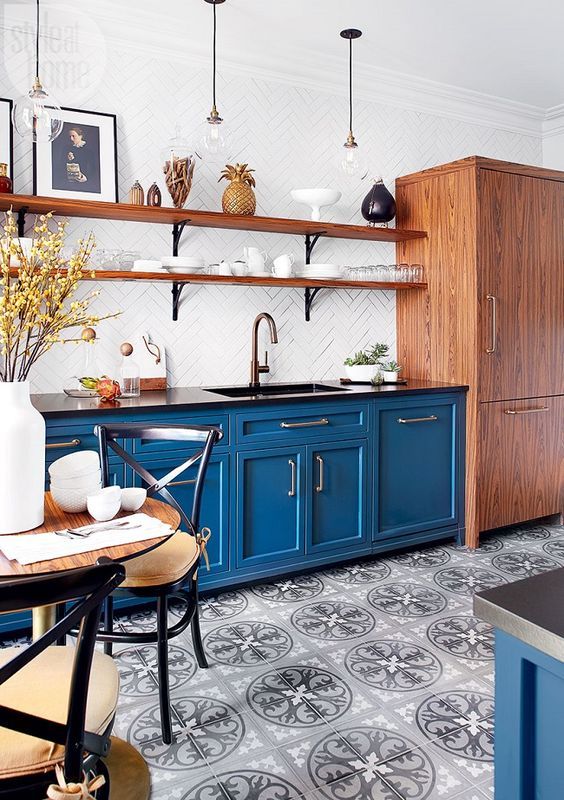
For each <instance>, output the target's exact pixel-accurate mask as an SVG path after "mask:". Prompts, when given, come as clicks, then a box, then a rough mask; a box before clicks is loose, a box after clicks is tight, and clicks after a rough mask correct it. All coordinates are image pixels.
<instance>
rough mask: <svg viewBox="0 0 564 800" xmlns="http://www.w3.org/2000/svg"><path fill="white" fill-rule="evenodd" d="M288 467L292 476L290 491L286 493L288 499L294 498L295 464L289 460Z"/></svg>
mask: <svg viewBox="0 0 564 800" xmlns="http://www.w3.org/2000/svg"><path fill="white" fill-rule="evenodd" d="M288 464H289V465H290V470H291V475H292V484H291V486H290V491H289V492H288V497H295V496H296V462H295V461H293V460H292V459H290V460H289V461H288Z"/></svg>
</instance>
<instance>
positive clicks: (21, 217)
mask: <svg viewBox="0 0 564 800" xmlns="http://www.w3.org/2000/svg"><path fill="white" fill-rule="evenodd" d="M26 214H27V206H22V207H21V208H20V209H19V210H18V236H20V237H23V236H25V215H26Z"/></svg>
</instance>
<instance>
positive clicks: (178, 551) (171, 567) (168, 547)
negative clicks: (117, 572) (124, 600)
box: [120, 531, 200, 588]
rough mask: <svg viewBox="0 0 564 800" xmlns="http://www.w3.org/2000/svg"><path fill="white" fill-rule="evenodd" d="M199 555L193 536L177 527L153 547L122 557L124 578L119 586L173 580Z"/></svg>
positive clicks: (189, 566)
mask: <svg viewBox="0 0 564 800" xmlns="http://www.w3.org/2000/svg"><path fill="white" fill-rule="evenodd" d="M199 555H200V548H199V546H198V543H197V542H196V539H195V537H194V536H191V535H190V534H187V533H184V532H183V531H177V532H176V533H175V534H174V535H173V536H171V537H170V538H169V539H167V541H166V542H164V543H163V544H161V545H159V546H158V547H155V549H154V550H150V551H149V552H148V553H145V555H142V556H138V557H137V558H131V559H129V561H125V562H124V567H125V580H124V582H123V583H122V584H121V585H120V588H125V587H130V588H134V587H136V586H139V587H141V586H160V585H162V584H165V583H174V582H175V581H177V580H180V578H183V577H184V575H186V573H187V572H189V570H190V569H191V567H193V566H194V564H195V563H196V562H197V560H198V557H199Z"/></svg>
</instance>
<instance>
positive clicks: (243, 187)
mask: <svg viewBox="0 0 564 800" xmlns="http://www.w3.org/2000/svg"><path fill="white" fill-rule="evenodd" d="M248 166H249V165H248V164H235V166H233V165H232V164H226V165H225V169H224V170H222V172H221V178H220V179H219V181H220V180H222V179H223V178H225V180H226V181H230V183H229V186H228V187H227V188H226V190H225V191H224V192H223V197H222V198H221V207H222V208H223V212H224V214H244V215H246V216H249V217H250V216H252V215H253V214H254V213H255V211H256V210H257V198H256V197H255V193H254V192H253V186H256V184H255V179H254V178H253V176H252V175H251V172H254V169H247V167H248ZM219 181H218V183H219Z"/></svg>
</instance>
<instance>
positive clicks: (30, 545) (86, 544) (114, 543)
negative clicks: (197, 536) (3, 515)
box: [0, 514, 173, 565]
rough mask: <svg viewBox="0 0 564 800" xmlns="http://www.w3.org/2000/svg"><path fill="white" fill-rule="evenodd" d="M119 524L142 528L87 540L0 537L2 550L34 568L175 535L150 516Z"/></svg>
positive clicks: (34, 535)
mask: <svg viewBox="0 0 564 800" xmlns="http://www.w3.org/2000/svg"><path fill="white" fill-rule="evenodd" d="M115 522H128V523H129V524H130V525H135V526H137V525H140V526H141V527H139V528H138V527H135V528H133V529H128V528H116V529H115V530H103V531H97V532H95V533H91V534H90V536H88V537H86V538H84V539H78V538H77V539H68V538H66V537H64V536H60V535H58V534H56V533H24V534H19V535H17V536H13V535H10V536H0V550H2V552H3V553H4V555H5V556H6V558H7V559H9V560H10V561H12V560H15V561H18V562H19V563H20V564H22V565H25V564H34V563H35V562H37V561H51V560H52V559H55V558H64V557H65V556H74V555H78V554H79V553H89V552H90V551H91V550H102V549H105V548H107V547H118V546H120V545H124V544H129V543H130V542H142V541H144V540H145V539H156V538H158V537H159V536H168V535H170V534H171V533H173V530H172V528H171V527H170V525H167V524H166V523H164V522H161V521H160V520H159V519H155V518H154V517H150V516H149V515H148V514H132V515H131V516H129V517H119V518H118V519H116V520H115Z"/></svg>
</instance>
